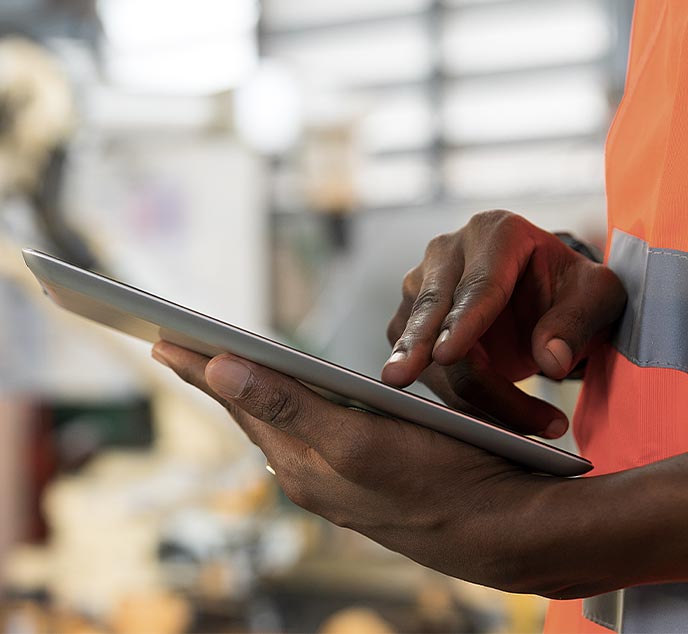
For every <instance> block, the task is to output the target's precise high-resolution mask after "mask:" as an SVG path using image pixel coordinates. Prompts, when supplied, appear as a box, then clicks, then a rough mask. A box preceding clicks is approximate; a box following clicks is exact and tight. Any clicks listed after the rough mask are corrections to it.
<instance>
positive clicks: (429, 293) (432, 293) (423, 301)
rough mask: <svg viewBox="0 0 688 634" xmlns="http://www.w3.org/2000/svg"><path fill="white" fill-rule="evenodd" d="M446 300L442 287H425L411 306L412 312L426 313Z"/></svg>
mask: <svg viewBox="0 0 688 634" xmlns="http://www.w3.org/2000/svg"><path fill="white" fill-rule="evenodd" d="M443 302H444V294H443V293H442V291H441V289H439V288H437V287H435V286H429V287H427V288H425V289H423V290H422V291H421V292H420V293H419V294H418V297H416V300H415V301H414V302H413V307H412V308H411V312H412V313H414V314H415V313H426V312H429V311H431V310H432V309H434V308H435V307H437V306H439V305H441V304H442V303H443Z"/></svg>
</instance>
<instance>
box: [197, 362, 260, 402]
mask: <svg viewBox="0 0 688 634" xmlns="http://www.w3.org/2000/svg"><path fill="white" fill-rule="evenodd" d="M250 378H251V370H250V369H249V368H248V367H246V366H245V365H244V364H243V363H240V362H239V361H235V360H234V359H218V360H217V361H213V362H212V363H211V364H210V365H209V366H208V373H207V379H208V384H209V385H210V387H211V388H213V390H215V391H216V392H217V393H218V394H220V395H221V396H227V397H228V398H236V397H237V396H240V395H241V394H242V393H243V392H244V390H245V389H246V385H248V382H249V379H250Z"/></svg>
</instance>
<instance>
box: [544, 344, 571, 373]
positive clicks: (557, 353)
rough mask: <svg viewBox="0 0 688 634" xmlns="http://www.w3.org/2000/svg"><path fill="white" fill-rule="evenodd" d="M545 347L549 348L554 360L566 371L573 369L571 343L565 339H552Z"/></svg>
mask: <svg viewBox="0 0 688 634" xmlns="http://www.w3.org/2000/svg"><path fill="white" fill-rule="evenodd" d="M545 348H546V349H547V350H549V352H550V354H551V355H552V356H553V357H554V360H555V361H556V362H557V363H558V364H559V366H560V367H561V369H562V370H563V371H564V372H568V371H569V370H570V369H571V362H572V361H573V353H572V352H571V348H569V344H567V343H566V342H565V341H564V340H563V339H550V340H549V341H548V342H547V345H546V346H545Z"/></svg>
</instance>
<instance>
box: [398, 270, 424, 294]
mask: <svg viewBox="0 0 688 634" xmlns="http://www.w3.org/2000/svg"><path fill="white" fill-rule="evenodd" d="M421 279H422V275H421V272H420V269H419V267H415V268H413V269H411V270H410V271H409V272H408V273H406V275H404V279H403V281H402V283H401V292H402V295H403V296H404V297H405V298H411V299H412V298H414V297H415V296H416V295H418V291H419V290H420V284H421Z"/></svg>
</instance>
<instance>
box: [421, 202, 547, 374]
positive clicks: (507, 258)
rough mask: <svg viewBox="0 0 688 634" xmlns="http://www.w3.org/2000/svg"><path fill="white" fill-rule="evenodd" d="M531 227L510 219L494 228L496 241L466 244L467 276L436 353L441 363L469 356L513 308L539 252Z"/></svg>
mask: <svg viewBox="0 0 688 634" xmlns="http://www.w3.org/2000/svg"><path fill="white" fill-rule="evenodd" d="M469 226H470V225H469ZM497 227H498V228H499V230H498V231H497V230H495V229H496V228H497ZM526 227H527V225H526V224H525V223H524V222H523V221H522V220H521V219H518V218H517V217H515V216H512V215H507V216H505V217H504V220H502V221H501V222H500V223H499V224H498V225H495V229H493V232H492V233H491V234H490V235H491V236H494V237H493V238H491V239H487V240H486V239H482V240H480V241H470V240H467V241H466V254H465V267H464V270H463V275H462V277H461V280H460V281H459V283H458V285H457V287H456V290H455V292H454V297H453V305H452V308H451V310H450V311H449V312H448V314H447V316H446V319H445V320H444V322H443V324H442V326H441V329H440V334H439V337H438V339H437V342H436V344H435V348H434V350H433V360H434V361H435V362H436V363H438V364H440V365H451V364H452V363H456V362H457V361H459V360H460V359H462V358H463V357H465V356H466V355H467V354H468V352H469V350H471V349H472V348H473V347H474V346H475V344H476V342H477V341H478V340H479V338H480V337H481V336H482V335H483V334H484V333H485V331H487V329H488V328H489V327H490V326H491V325H492V324H493V323H494V321H495V320H496V319H497V317H498V316H499V314H500V313H501V312H502V311H503V310H504V308H505V307H506V305H507V304H508V302H509V300H510V299H511V295H512V293H513V291H514V287H515V285H516V282H517V281H518V278H519V276H520V275H521V273H522V271H523V270H524V268H525V267H526V265H527V264H528V261H529V258H530V254H531V253H532V251H533V248H534V244H533V241H532V240H531V239H530V238H529V234H528V232H527V230H526Z"/></svg>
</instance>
